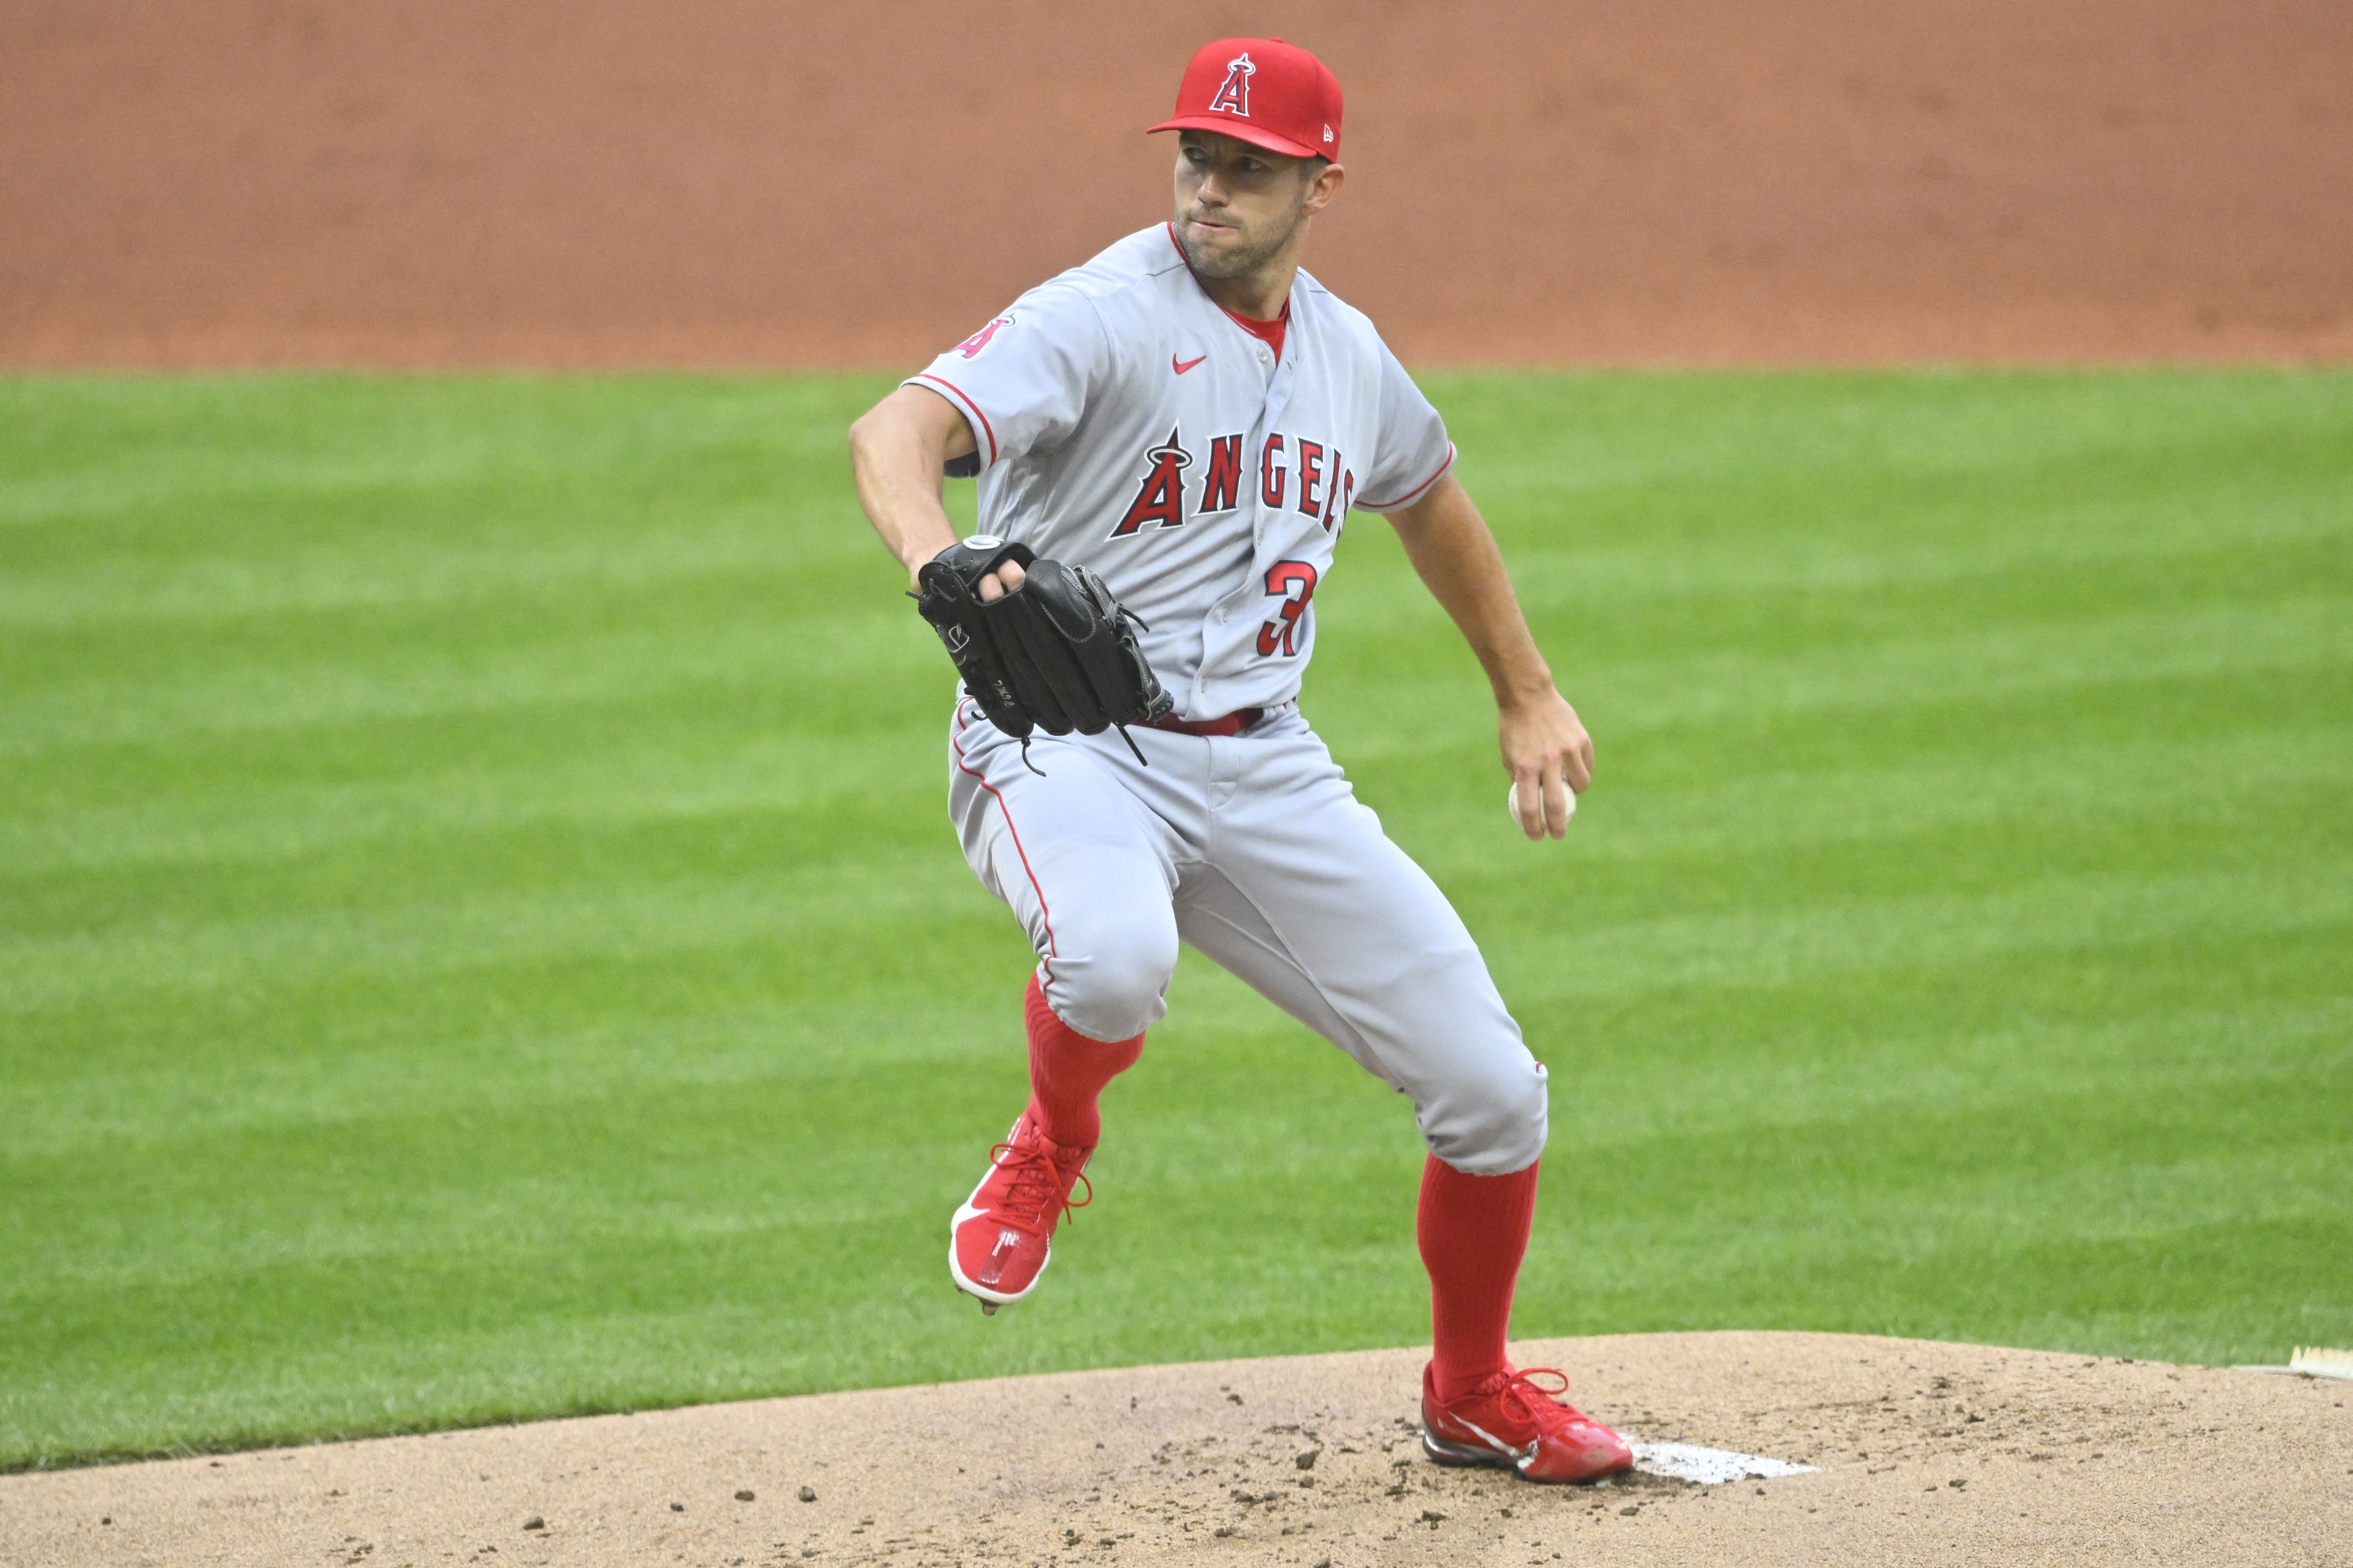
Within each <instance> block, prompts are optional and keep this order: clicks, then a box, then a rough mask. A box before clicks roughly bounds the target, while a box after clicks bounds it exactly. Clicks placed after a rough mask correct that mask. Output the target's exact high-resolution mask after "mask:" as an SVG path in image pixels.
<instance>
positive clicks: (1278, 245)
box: [1176, 202, 1304, 279]
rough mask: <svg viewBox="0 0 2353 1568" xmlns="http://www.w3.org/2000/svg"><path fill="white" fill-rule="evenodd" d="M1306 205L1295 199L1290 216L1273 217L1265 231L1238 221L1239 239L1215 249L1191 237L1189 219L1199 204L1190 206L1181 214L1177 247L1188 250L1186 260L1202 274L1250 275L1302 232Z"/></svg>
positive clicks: (1225, 219) (1228, 220)
mask: <svg viewBox="0 0 2353 1568" xmlns="http://www.w3.org/2000/svg"><path fill="white" fill-rule="evenodd" d="M1303 205H1304V203H1303V202H1302V203H1294V204H1293V206H1292V209H1291V211H1290V213H1289V215H1288V216H1285V217H1284V218H1282V219H1281V220H1280V221H1270V222H1269V223H1268V224H1267V225H1266V226H1265V228H1264V230H1263V232H1261V233H1258V234H1253V233H1252V232H1251V231H1250V230H1249V229H1247V228H1242V227H1240V225H1238V224H1235V225H1234V226H1235V228H1236V234H1237V238H1236V241H1235V243H1234V244H1232V245H1229V246H1225V247H1220V248H1219V249H1218V250H1217V251H1215V252H1211V251H1209V250H1208V249H1206V248H1205V247H1201V246H1198V245H1196V244H1194V243H1193V242H1192V240H1191V239H1190V238H1189V237H1188V236H1189V234H1190V230H1189V229H1188V228H1187V222H1188V221H1189V220H1190V219H1191V218H1192V217H1193V216H1195V215H1196V214H1197V212H1198V208H1188V209H1187V210H1186V211H1184V212H1181V213H1179V214H1178V215H1177V223H1176V244H1177V247H1178V248H1179V249H1181V250H1182V251H1184V253H1185V259H1186V261H1187V263H1189V264H1190V265H1191V267H1192V268H1193V270H1194V272H1195V273H1196V274H1197V275H1198V276H1200V277H1203V278H1218V279H1225V278H1247V277H1249V276H1250V274H1251V273H1253V272H1256V271H1257V270H1258V269H1259V268H1261V267H1263V266H1265V265H1266V264H1267V263H1268V262H1269V261H1271V260H1272V259H1273V258H1275V256H1276V255H1278V254H1279V253H1280V252H1281V251H1282V247H1284V246H1286V245H1288V244H1290V243H1291V237H1292V236H1293V235H1294V234H1296V233H1298V232H1299V224H1300V219H1301V207H1302V206H1303ZM1221 221H1223V222H1225V223H1228V224H1234V219H1233V218H1232V217H1231V216H1223V217H1222V218H1221Z"/></svg>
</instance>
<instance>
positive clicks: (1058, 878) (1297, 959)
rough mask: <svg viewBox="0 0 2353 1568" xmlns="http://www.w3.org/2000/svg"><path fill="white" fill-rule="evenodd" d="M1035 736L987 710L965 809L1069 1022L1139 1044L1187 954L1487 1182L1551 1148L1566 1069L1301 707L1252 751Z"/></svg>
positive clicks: (956, 771)
mask: <svg viewBox="0 0 2353 1568" xmlns="http://www.w3.org/2000/svg"><path fill="white" fill-rule="evenodd" d="M1128 733H1129V734H1131V735H1133V736H1134V738H1135V743H1136V744H1137V745H1138V746H1140V747H1141V748H1142V749H1143V751H1144V754H1145V757H1146V758H1148V759H1149V760H1150V763H1151V765H1150V766H1149V767H1145V766H1140V765H1138V763H1136V760H1135V758H1134V756H1133V755H1131V754H1130V753H1129V752H1128V749H1127V746H1126V745H1125V743H1124V742H1122V741H1121V740H1120V738H1119V736H1118V735H1117V734H1116V733H1112V732H1108V731H1107V732H1105V733H1103V734H1101V735H1095V736H1085V735H1076V734H1073V735H1068V736H1063V737H1060V738H1057V737H1054V736H1050V735H1045V734H1042V733H1041V734H1039V735H1038V736H1037V737H1036V738H1035V739H1033V740H1032V741H1031V742H1030V747H1029V757H1030V761H1032V762H1034V763H1036V764H1037V765H1038V767H1039V769H1041V770H1043V776H1042V777H1041V776H1039V773H1032V772H1031V771H1029V768H1027V767H1024V766H1023V765H1022V761H1021V748H1020V743H1019V742H1017V741H1015V740H1014V739H1013V738H1012V737H1011V736H1008V735H1007V734H1005V733H1004V732H1003V731H1000V730H998V729H997V727H996V726H995V725H994V724H991V723H990V722H989V721H987V719H986V718H985V717H983V716H982V715H981V713H980V711H979V710H978V708H977V707H976V705H975V704H974V703H972V702H971V701H970V700H965V701H963V702H960V703H959V704H958V705H957V708H956V714H955V723H954V725H953V727H952V730H951V732H950V735H949V747H948V752H949V775H948V777H949V785H948V811H949V816H950V817H951V818H952V820H953V821H954V822H955V826H956V831H957V833H958V835H959V837H961V838H962V839H963V841H964V852H965V860H966V861H967V862H969V863H970V865H971V867H972V869H973V873H974V875H976V876H977V877H978V878H979V879H980V880H981V884H982V885H983V886H984V887H986V888H987V889H988V890H989V891H990V892H992V893H994V894H996V895H997V898H999V899H1001V900H1004V901H1005V903H1006V904H1007V905H1008V906H1009V907H1010V908H1011V909H1012V910H1013V912H1014V913H1015V914H1016V915H1017V916H1018V917H1019V918H1020V921H1021V924H1022V927H1023V929H1024V930H1025V931H1028V932H1029V942H1030V945H1031V946H1032V947H1034V948H1035V949H1036V950H1037V952H1038V960H1039V963H1038V974H1039V983H1040V984H1041V985H1042V986H1043V988H1044V990H1045V994H1046V1000H1047V1003H1048V1004H1049V1005H1050V1006H1051V1007H1052V1008H1053V1010H1054V1013H1055V1016H1058V1017H1060V1019H1061V1020H1062V1022H1064V1023H1065V1024H1068V1025H1069V1026H1071V1028H1073V1029H1076V1030H1077V1031H1078V1032H1079V1033H1081V1034H1082V1035H1086V1036H1089V1037H1092V1038H1095V1039H1099V1040H1124V1039H1128V1038H1132V1037H1134V1036H1136V1035H1138V1034H1141V1033H1142V1032H1143V1031H1144V1030H1145V1027H1146V1026H1149V1025H1151V1024H1153V1023H1155V1022H1157V1021H1158V1020H1159V1019H1160V1018H1161V1017H1163V1016H1165V1015H1166V1012H1167V1010H1168V1009H1167V1003H1166V993H1167V989H1168V981H1169V977H1170V975H1171V974H1172V973H1174V971H1175V969H1176V944H1177V942H1179V941H1180V940H1181V941H1184V942H1190V943H1191V944H1192V945H1193V946H1194V947H1195V948H1196V949H1198V950H1199V951H1200V952H1203V953H1206V954H1207V955H1208V957H1209V958H1211V959H1212V960H1214V961H1215V962H1217V963H1219V964H1220V965H1222V966H1223V967H1224V968H1226V969H1228V970H1229V971H1231V972H1232V973H1234V974H1236V975H1238V976H1240V978H1241V979H1242V980H1243V981H1244V982H1246V983H1247V984H1250V986H1251V987H1253V988H1254V989H1256V990H1257V991H1258V992H1259V993H1261V994H1262V995H1264V996H1266V997H1267V998H1268V999H1269V1000H1270V1001H1271V1002H1273V1003H1274V1004H1275V1005H1277V1006H1279V1007H1281V1008H1282V1010H1283V1011H1284V1012H1286V1013H1289V1014H1290V1015H1291V1016H1293V1017H1294V1018H1297V1019H1298V1020H1299V1021H1300V1022H1301V1023H1303V1024H1305V1025H1306V1026H1308V1027H1309V1028H1312V1029H1314V1031H1316V1033H1318V1034H1320V1035H1322V1036H1323V1037H1324V1038H1326V1039H1328V1040H1330V1041H1331V1042H1332V1043H1333V1044H1334V1045H1336V1046H1338V1047H1340V1048H1341V1049H1342V1050H1344V1051H1345V1052H1347V1053H1348V1054H1349V1055H1350V1056H1352V1057H1354V1058H1356V1061H1357V1062H1358V1063H1359V1064H1360V1065H1361V1066H1363V1067H1364V1068H1366V1070H1367V1071H1369V1072H1371V1073H1372V1074H1373V1075H1374V1076H1375V1077H1377V1078H1379V1079H1382V1080H1383V1081H1384V1082H1386V1083H1388V1084H1389V1085H1391V1086H1392V1087H1393V1088H1395V1089H1398V1090H1399V1091H1401V1092H1403V1093H1405V1094H1407V1095H1409V1096H1410V1097H1411V1098H1412V1100H1413V1106H1414V1116H1415V1120H1416V1121H1417V1123H1418V1124H1419V1127H1420V1129H1421V1135H1422V1139H1423V1141H1424V1142H1426V1143H1427V1144H1428V1145H1429V1147H1430V1152H1432V1153H1433V1154H1436V1155H1437V1156H1438V1157H1439V1158H1440V1160H1443V1161H1445V1162H1446V1163H1448V1164H1450V1165H1451V1166H1453V1167H1454V1168H1455V1169H1457V1170H1460V1171H1464V1172H1467V1173H1471V1174H1472V1175H1480V1176H1492V1175H1502V1174H1504V1173H1509V1172H1513V1171H1518V1170H1524V1169H1525V1168H1526V1167H1527V1166H1528V1165H1530V1164H1533V1163H1535V1159H1536V1157H1537V1156H1538V1155H1539V1154H1541V1153H1542V1152H1544V1143H1545V1069H1544V1068H1543V1066H1542V1065H1541V1064H1539V1063H1538V1062H1537V1061H1536V1060H1535V1058H1533V1057H1531V1056H1530V1055H1529V1054H1528V1049H1527V1047H1526V1046H1525V1044H1523V1043H1522V1041H1521V1039H1520V1029H1519V1026H1518V1025H1517V1024H1515V1023H1514V1022H1513V1020H1512V1016H1511V1014H1510V1013H1508V1012H1507V1011H1505V1010H1504V1000H1503V998H1502V996H1500V995H1499V994H1497V993H1496V990H1495V984H1494V982H1493V980H1491V979H1490V978H1489V977H1488V974H1487V965H1486V963H1485V961H1484V960H1483V959H1482V958H1481V957H1480V955H1479V949H1478V945H1477V944H1476V943H1475V942H1472V940H1471V933H1470V931H1468V930H1467V929H1466V928H1465V927H1464V926H1463V924H1462V921H1461V917H1460V916H1459V915H1457V914H1456V913H1455V912H1454V909H1453V906H1452V905H1451V904H1449V903H1448V902H1447V901H1446V895H1445V894H1443V893H1441V892H1440V891H1439V890H1438V885H1437V884H1436V883H1434V882H1432V881H1431V880H1430V878H1429V876H1428V874H1427V873H1425V872H1424V871H1423V870H1422V869H1421V868H1420V867H1419V866H1417V865H1415V864H1414V863H1413V861H1412V860H1411V859H1410V858H1409V857H1408V856H1407V855H1406V853H1405V851H1403V850H1402V849H1399V848H1398V847H1397V846H1396V845H1394V844H1392V843H1390V842H1389V840H1388V836H1387V835H1385V834H1383V833H1382V831H1381V825H1380V819H1379V818H1378V817H1377V816H1374V814H1373V812H1372V811H1371V809H1370V808H1369V807H1367V806H1365V805H1361V804H1359V803H1358V801H1357V800H1356V793H1355V791H1354V790H1352V789H1351V788H1350V787H1349V784H1348V781H1347V779H1346V777H1345V775H1343V774H1342V773H1341V771H1340V768H1339V766H1338V764H1337V763H1334V762H1333V761H1332V756H1331V753H1330V752H1327V751H1326V750H1325V749H1324V742H1322V741H1320V740H1318V739H1317V738H1316V736H1315V732H1314V731H1313V730H1311V729H1309V728H1308V726H1307V722H1306V721H1305V720H1303V719H1302V718H1301V717H1300V716H1299V713H1298V710H1297V709H1296V707H1295V706H1293V705H1291V704H1285V705H1284V706H1283V707H1282V708H1281V709H1277V710H1271V711H1270V712H1269V714H1268V715H1267V717H1265V718H1263V719H1261V720H1260V721H1258V722H1257V723H1255V724H1253V725H1251V726H1250V728H1249V729H1247V730H1245V731H1242V732H1241V733H1240V734H1239V735H1235V736H1231V737H1219V736H1198V735H1182V734H1173V733H1170V732H1168V731H1161V730H1148V729H1135V730H1131V731H1128Z"/></svg>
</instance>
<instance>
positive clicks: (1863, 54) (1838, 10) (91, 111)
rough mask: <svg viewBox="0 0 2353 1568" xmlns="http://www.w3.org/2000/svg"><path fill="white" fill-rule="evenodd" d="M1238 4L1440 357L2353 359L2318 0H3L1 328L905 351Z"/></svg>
mask: <svg viewBox="0 0 2353 1568" xmlns="http://www.w3.org/2000/svg"><path fill="white" fill-rule="evenodd" d="M1255 31H1263V32H1270V33H1276V34H1281V35H1283V36H1285V37H1290V38H1292V39H1293V40H1295V41H1300V42H1303V43H1306V44H1308V45H1310V46H1311V47H1315V48H1316V49H1318V50H1319V51H1321V52H1322V53H1323V54H1324V57H1325V58H1327V59H1328V60H1329V61H1330V63H1331V64H1332V65H1333V66H1334V67H1335V69H1336V70H1337V71H1338V73H1339V76H1340V78H1341V79H1342V81H1343V83H1344V84H1345V87H1346V89H1347V90H1348V94H1349V105H1350V118H1349V121H1348V123H1347V136H1346V151H1347V153H1348V163H1349V165H1350V172H1351V174H1352V175H1353V179H1352V183H1351V185H1350V188H1349V190H1348V192H1347V193H1346V195H1345V197H1344V199H1343V203H1342V205H1341V206H1340V207H1339V208H1337V209H1335V212H1334V213H1333V215H1332V216H1330V217H1328V218H1327V219H1326V220H1324V224H1323V226H1322V227H1321V230H1320V232H1319V233H1318V234H1317V235H1316V237H1315V245H1314V253H1313V257H1312V261H1313V264H1314V267H1315V268H1316V269H1317V271H1318V272H1319V274H1320V275H1321V276H1323V277H1324V279H1326V280H1327V281H1328V282H1330V283H1331V284H1332V285H1333V286H1334V287H1335V288H1336V289H1338V290H1339V291H1340V292H1341V293H1342V294H1343V295H1344V296H1345V297H1347V298H1350V299H1351V300H1355V301H1356V303H1359V304H1361V305H1363V306H1364V307H1366V309H1367V310H1370V311H1372V313H1373V314H1374V316H1375V318H1376V319H1377V321H1380V322H1381V323H1382V324H1383V326H1384V328H1385V330H1386V331H1388V334H1389V336H1390V338H1391V340H1392V342H1395V343H1396V344H1397V346H1398V349H1399V351H1400V352H1401V353H1404V354H1405V355H1406V356H1407V357H1409V358H1410V359H1414V360H1417V361H1419V362H1422V363H1430V362H1456V363H1461V362H1504V363H1737V362H1764V363H1787V362H1846V363H1872V362H1888V361H1904V360H1917V359H1954V360H1967V361H1991V362H2000V361H2045V360H2094V361H2112V360H2145V359H2183V358H2186V359H2199V360H2205V359H2215V360H2223V359H2266V360H2269V359H2278V360H2305V361H2314V360H2327V361H2347V360H2353V5H2347V4H2346V0H2232V4H2228V5H2218V4H2215V3H2214V0H2073V3H2072V4H2068V5H2052V4H2050V3H2049V0H1905V3H1903V4H1900V5H1894V4H1889V3H1888V0H1775V3H1767V4H1759V3H1758V0H1685V3H1683V4H1681V5H1660V4H1656V3H1637V0H1585V3H1582V4H1575V5H1539V4H1535V3H1533V0H1472V3H1466V4H1461V5H1451V6H1440V5H1399V4H1372V3H1364V0H1360V3H1358V4H1356V5H1289V4H1273V5H1248V6H1246V5H1229V4H1211V5H1202V6H1198V7H1190V8H1187V7H1172V8H1161V9H1146V8H1142V7H1133V8H1131V7H1118V8H1112V7H1090V6H1081V5H1040V4H1029V5H1021V4H1010V5H968V4H962V3H955V0H870V3H868V4H863V5H814V4H790V5H786V4H752V3H734V4H729V3H725V0H663V3H661V4H659V5H657V4H648V3H646V0H626V3H625V0H565V3H563V4H556V5H548V4H534V5H525V4H522V3H521V0H400V3H399V4H397V5H352V4H332V3H323V0H206V4H202V5H198V4H194V3H192V0H146V3H144V4H132V3H128V0H0V150H5V156H0V366H14V367H35V366H38V367H61V366H80V365H195V364H274V363H371V364H380V365H428V364H459V365H496V364H534V365H550V366H570V365H649V364H677V365H776V366H783V365H849V364H860V365H903V364H906V363H911V362H913V361H914V360H916V359H918V358H921V357H923V356H925V355H928V354H929V353H933V352H934V351H935V350H936V349H937V348H939V347H940V346H942V345H944V344H945V343H947V342H954V341H955V339H957V338H958V337H961V336H962V335H964V334H965V333H966V332H967V331H971V330H972V329H973V328H974V327H975V326H976V325H977V324H979V323H980V322H981V321H985V320H987V317H988V316H989V315H990V314H991V313H992V312H994V311H995V310H997V309H998V308H999V307H1001V306H1002V305H1003V304H1004V303H1005V302H1006V301H1007V300H1008V299H1010V298H1011V297H1012V296H1013V295H1014V294H1016V293H1017V292H1018V291H1019V290H1020V289H1022V288H1024V287H1026V286H1027V285H1029V283H1031V282H1034V281H1036V280H1037V279H1039V278H1041V277H1043V276H1045V275H1047V274H1049V273H1050V272H1051V271H1053V270H1055V269H1056V268H1060V267H1063V266H1067V265H1070V264H1071V263H1073V262H1077V261H1080V260H1082V259H1083V258H1085V257H1086V256H1088V255H1089V254H1091V253H1092V251H1093V250H1094V249H1095V248H1097V247H1100V246H1101V245H1102V244H1103V243H1105V242H1107V241H1109V240H1110V239H1112V238H1114V237H1117V236H1119V235H1120V234H1123V233H1125V232H1127V231H1128V230H1130V229H1132V228H1134V227H1138V226H1142V225H1144V224H1146V223H1149V222H1151V221H1153V220H1154V219H1155V218H1156V217H1158V216H1162V215H1163V212H1164V210H1165V207H1166V195H1165V192H1166V185H1165V179H1166V161H1167V158H1168V156H1169V153H1170V149H1168V148H1167V147H1166V145H1165V144H1164V143H1163V142H1160V141H1157V140H1147V139H1146V138H1145V137H1144V136H1142V135H1141V134H1139V133H1138V132H1139V131H1140V128H1141V127H1142V126H1144V125H1145V124H1147V123H1149V122H1150V121H1152V120H1154V119H1155V118H1157V117H1158V116H1159V115H1160V114H1161V113H1163V112H1164V111H1165V109H1166V104H1167V102H1168V101H1169V100H1170V98H1171V97H1172V95H1173V93H1174V89H1175V83H1176V76H1177V73H1178V71H1179V69H1180V68H1181V66H1182V64H1183V61H1184V59H1185V57H1186V56H1187V53H1188V52H1189V51H1190V49H1191V48H1192V47H1194V46H1196V45H1197V44H1198V43H1200V42H1201V41H1203V40H1205V39H1207V38H1208V37H1214V36H1218V35H1219V34H1222V33H1232V32H1255Z"/></svg>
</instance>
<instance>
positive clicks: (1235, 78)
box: [1209, 49, 1258, 120]
mask: <svg viewBox="0 0 2353 1568" xmlns="http://www.w3.org/2000/svg"><path fill="white" fill-rule="evenodd" d="M1257 74H1258V67H1256V66H1254V65H1252V64H1250V51H1248V50H1247V49H1245V50H1244V51H1242V52H1241V53H1240V54H1239V55H1236V56H1235V57H1234V58H1232V59H1230V60H1228V61H1227V62H1226V80H1225V85H1223V86H1222V87H1220V88H1219V89H1218V91H1217V95H1216V96H1215V97H1213V98H1211V99H1210V100H1209V110H1210V112H1211V113H1215V112H1217V111H1218V110H1225V111H1226V112H1227V113H1229V114H1239V115H1240V116H1241V117H1242V118H1243V119H1244V120H1248V119H1249V118H1250V78H1252V77H1254V76H1256V75H1257Z"/></svg>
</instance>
